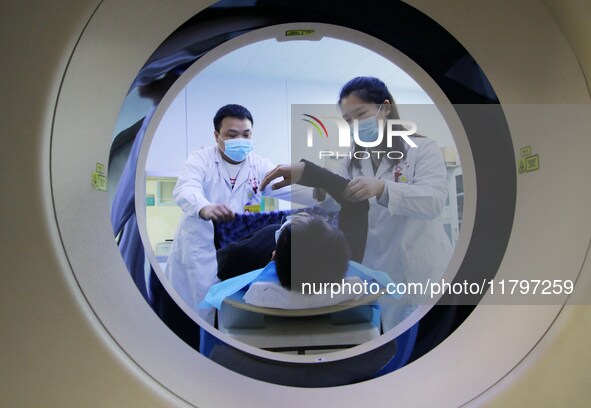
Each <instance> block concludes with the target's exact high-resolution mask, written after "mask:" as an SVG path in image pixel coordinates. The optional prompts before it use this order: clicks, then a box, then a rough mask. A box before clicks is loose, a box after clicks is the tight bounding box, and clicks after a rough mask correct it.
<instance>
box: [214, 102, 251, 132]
mask: <svg viewBox="0 0 591 408" xmlns="http://www.w3.org/2000/svg"><path fill="white" fill-rule="evenodd" d="M224 118H236V119H248V120H250V123H251V124H252V125H254V121H253V120H252V115H251V113H250V112H249V111H248V109H246V108H245V107H244V106H242V105H236V104H229V105H225V106H222V107H221V108H219V109H218V111H217V112H216V114H215V116H214V117H213V127H214V129H215V131H216V132H219V131H220V127H221V126H222V120H224Z"/></svg>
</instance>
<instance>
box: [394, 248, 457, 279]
mask: <svg viewBox="0 0 591 408" xmlns="http://www.w3.org/2000/svg"><path fill="white" fill-rule="evenodd" d="M403 252H404V258H405V269H406V278H407V280H408V282H415V283H423V284H426V283H427V281H428V280H431V281H433V280H438V279H440V278H441V276H442V275H443V273H444V272H445V270H446V269H447V265H448V264H449V254H448V251H447V247H446V246H445V245H444V244H442V243H440V242H432V243H428V244H424V245H421V246H420V247H419V246H417V247H413V248H405V249H404V251H403Z"/></svg>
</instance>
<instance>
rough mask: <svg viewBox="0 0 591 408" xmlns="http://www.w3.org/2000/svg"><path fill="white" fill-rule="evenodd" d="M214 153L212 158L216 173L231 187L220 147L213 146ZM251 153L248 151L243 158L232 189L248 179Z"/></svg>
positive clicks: (251, 164)
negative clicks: (215, 165) (216, 169)
mask: <svg viewBox="0 0 591 408" xmlns="http://www.w3.org/2000/svg"><path fill="white" fill-rule="evenodd" d="M214 149H215V153H214V160H215V162H216V164H217V168H218V173H219V174H220V175H222V177H223V179H224V180H225V181H226V184H227V185H228V187H229V188H232V185H231V184H230V175H229V174H228V168H227V166H226V161H225V160H224V158H223V157H222V154H221V152H220V148H219V147H218V146H217V145H216V146H214ZM251 156H252V153H248V156H246V159H244V164H243V166H242V168H241V169H240V173H238V177H237V178H236V183H234V189H233V191H236V190H237V189H238V188H239V187H240V186H241V185H242V184H243V183H244V182H245V181H246V180H248V175H249V174H250V168H251V167H252V166H253V161H252V157H251Z"/></svg>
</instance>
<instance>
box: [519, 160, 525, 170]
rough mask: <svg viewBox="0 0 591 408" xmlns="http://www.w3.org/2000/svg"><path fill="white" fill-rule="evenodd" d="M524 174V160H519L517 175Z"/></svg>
mask: <svg viewBox="0 0 591 408" xmlns="http://www.w3.org/2000/svg"><path fill="white" fill-rule="evenodd" d="M525 172H526V169H525V159H520V160H519V174H523V173H525Z"/></svg>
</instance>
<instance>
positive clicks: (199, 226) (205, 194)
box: [165, 146, 312, 324]
mask: <svg viewBox="0 0 591 408" xmlns="http://www.w3.org/2000/svg"><path fill="white" fill-rule="evenodd" d="M273 168H275V165H274V164H273V163H272V162H271V161H270V160H269V159H266V158H262V157H260V156H259V155H257V154H255V153H252V152H251V153H249V154H248V156H247V158H246V159H245V161H244V162H243V166H242V168H241V169H240V172H239V173H238V176H237V179H236V183H235V185H234V188H233V189H232V188H231V184H230V176H229V174H228V169H227V167H226V165H225V162H224V160H223V158H222V156H221V154H220V152H219V149H218V147H217V146H211V147H206V148H204V149H202V150H199V151H196V152H193V153H192V154H191V155H190V156H189V157H188V158H187V160H186V162H185V164H184V167H183V170H182V172H181V174H180V176H179V179H178V181H177V184H176V187H175V189H174V191H173V198H174V200H175V201H176V203H177V204H178V205H179V207H180V208H181V209H182V210H183V215H182V217H181V220H180V222H179V226H178V228H177V231H176V234H175V237H174V241H173V243H172V249H171V254H170V256H169V257H168V262H167V265H166V271H165V275H166V277H167V278H168V280H169V281H170V283H171V284H172V286H173V287H174V289H175V290H176V292H177V293H178V294H179V295H180V296H181V298H182V299H183V300H184V301H185V302H186V303H187V304H188V305H189V306H190V307H191V308H193V309H194V310H196V311H198V312H199V314H200V315H201V317H203V318H204V319H205V320H206V321H208V322H209V323H210V324H213V314H212V311H211V310H209V311H208V310H203V309H199V308H198V305H199V303H200V302H201V301H202V300H203V298H204V297H205V294H206V293H207V290H208V289H209V287H210V286H211V285H212V284H214V283H216V282H218V278H217V258H216V248H215V245H214V228H213V222H212V221H206V220H204V219H202V218H201V217H200V216H199V211H201V209H202V208H203V207H205V206H207V205H210V204H225V205H227V206H228V207H230V208H231V209H232V211H233V212H235V213H243V212H244V206H245V205H250V204H252V205H255V204H259V203H260V202H261V196H262V193H261V191H260V188H259V185H260V183H261V182H262V180H263V178H264V177H265V175H266V174H267V173H268V172H269V171H271V170H272V169H273ZM278 181H280V180H275V181H274V182H278ZM274 182H272V184H273V183H274ZM299 191H300V193H299V194H302V196H307V197H309V198H308V201H310V200H312V198H311V197H312V193H311V190H309V189H308V191H307V192H306V191H303V190H299ZM264 194H265V196H269V197H271V196H272V197H280V198H284V199H287V200H290V199H291V189H290V187H285V188H282V189H279V190H275V191H272V190H271V185H268V186H267V187H266V188H265V190H264Z"/></svg>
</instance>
